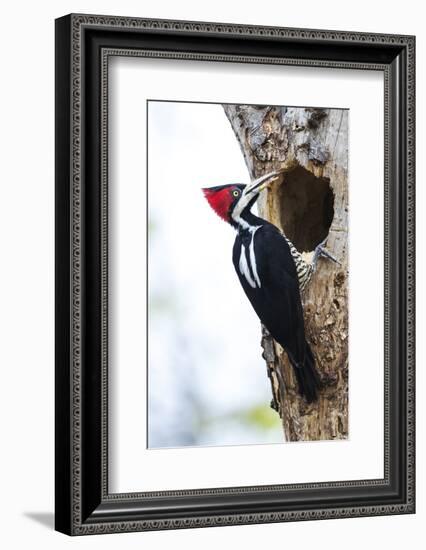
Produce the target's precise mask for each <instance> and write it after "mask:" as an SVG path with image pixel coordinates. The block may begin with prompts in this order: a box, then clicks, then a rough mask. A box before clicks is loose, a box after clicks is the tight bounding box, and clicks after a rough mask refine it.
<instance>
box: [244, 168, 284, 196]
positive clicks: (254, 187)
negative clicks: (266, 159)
mask: <svg viewBox="0 0 426 550" xmlns="http://www.w3.org/2000/svg"><path fill="white" fill-rule="evenodd" d="M279 175H280V172H270V173H269V174H266V175H264V176H261V177H260V178H258V179H257V180H255V181H254V182H253V183H252V184H251V185H248V186H247V190H246V194H247V193H253V192H254V191H256V192H257V193H260V192H261V191H263V190H264V189H267V188H269V187H270V186H271V185H272V184H273V183H274V182H275V181H277V180H278V179H279Z"/></svg>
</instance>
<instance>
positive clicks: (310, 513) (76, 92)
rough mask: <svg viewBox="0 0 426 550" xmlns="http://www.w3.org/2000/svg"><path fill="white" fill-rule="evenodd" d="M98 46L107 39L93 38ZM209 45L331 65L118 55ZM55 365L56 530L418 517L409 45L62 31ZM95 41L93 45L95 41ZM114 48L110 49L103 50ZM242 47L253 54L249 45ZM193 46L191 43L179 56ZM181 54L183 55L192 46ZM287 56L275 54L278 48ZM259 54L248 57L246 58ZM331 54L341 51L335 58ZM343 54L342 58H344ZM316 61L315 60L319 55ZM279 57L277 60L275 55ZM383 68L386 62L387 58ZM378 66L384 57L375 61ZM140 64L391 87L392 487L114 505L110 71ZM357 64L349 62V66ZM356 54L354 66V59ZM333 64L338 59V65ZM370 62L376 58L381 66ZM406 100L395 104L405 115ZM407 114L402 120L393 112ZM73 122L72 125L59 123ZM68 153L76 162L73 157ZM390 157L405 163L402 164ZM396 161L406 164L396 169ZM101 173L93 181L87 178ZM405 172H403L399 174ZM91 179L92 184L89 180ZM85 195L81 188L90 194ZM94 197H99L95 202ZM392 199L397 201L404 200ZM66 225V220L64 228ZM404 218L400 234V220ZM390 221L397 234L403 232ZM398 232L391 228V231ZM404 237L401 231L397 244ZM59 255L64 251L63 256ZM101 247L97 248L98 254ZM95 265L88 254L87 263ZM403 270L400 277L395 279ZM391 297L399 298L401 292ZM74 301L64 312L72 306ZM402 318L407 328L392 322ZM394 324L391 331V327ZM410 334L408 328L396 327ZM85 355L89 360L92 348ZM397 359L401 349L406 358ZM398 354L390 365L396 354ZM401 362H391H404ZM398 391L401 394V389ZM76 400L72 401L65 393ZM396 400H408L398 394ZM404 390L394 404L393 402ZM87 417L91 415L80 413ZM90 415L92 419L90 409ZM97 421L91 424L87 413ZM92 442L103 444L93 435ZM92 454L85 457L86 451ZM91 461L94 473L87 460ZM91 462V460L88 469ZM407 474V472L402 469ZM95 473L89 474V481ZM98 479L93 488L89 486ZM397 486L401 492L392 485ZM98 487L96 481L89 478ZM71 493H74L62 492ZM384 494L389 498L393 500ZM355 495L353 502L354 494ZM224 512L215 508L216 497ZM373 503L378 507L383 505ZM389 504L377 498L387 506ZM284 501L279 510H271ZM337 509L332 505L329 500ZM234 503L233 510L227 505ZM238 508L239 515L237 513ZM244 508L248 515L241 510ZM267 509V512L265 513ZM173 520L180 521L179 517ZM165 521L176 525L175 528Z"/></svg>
mask: <svg viewBox="0 0 426 550" xmlns="http://www.w3.org/2000/svg"><path fill="white" fill-rule="evenodd" d="M105 30H108V31H112V33H113V34H111V36H116V37H118V38H117V39H114V41H111V43H110V41H109V39H106V43H105V44H104V43H103V42H102V43H99V41H98V42H96V41H97V32H98V31H105ZM98 34H99V32H98ZM166 35H167V36H168V37H169V38H170V39H175V40H176V41H178V40H179V37H183V38H185V37H197V36H199V37H201V38H203V37H205V36H209V37H214V38H216V39H217V43H219V42H220V41H221V37H224V36H226V37H229V38H232V39H235V40H236V41H238V44H244V43H249V44H251V45H252V47H253V43H254V42H253V41H254V40H257V41H259V40H260V41H261V42H259V44H261V45H264V47H265V48H266V49H268V47H270V48H273V47H274V45H278V46H279V45H280V44H281V43H283V44H286V43H291V44H292V45H294V44H299V45H300V48H301V49H302V51H301V53H302V54H303V52H304V51H308V50H309V48H311V50H312V46H313V45H315V46H318V45H321V44H323V45H324V48H323V50H322V51H323V52H324V53H323V58H313V57H311V58H310V57H306V56H304V55H302V56H297V55H295V56H280V55H254V54H253V53H249V52H248V53H244V54H242V53H239V54H235V53H232V52H228V53H223V52H221V53H217V52H216V53H211V52H205V51H200V52H198V53H197V52H194V51H188V50H185V49H182V50H180V51H178V50H176V51H172V50H170V49H166V48H164V49H156V48H154V47H152V46H151V47H136V48H135V47H130V46H129V45H128V44H123V46H121V45H120V36H127V37H128V38H129V39H130V38H131V39H132V40H133V41H134V39H135V37H137V36H140V37H142V38H143V39H144V40H149V39H150V38H153V37H155V36H166ZM56 41H57V43H56V48H57V136H56V139H57V172H56V192H57V228H56V230H57V246H58V248H57V307H58V309H57V350H58V351H57V357H56V376H57V387H56V398H57V409H56V415H57V434H56V435H57V448H56V460H57V478H56V486H57V495H56V502H57V511H56V514H57V525H56V526H57V529H58V530H60V531H63V532H66V533H69V534H74V535H83V534H90V533H112V532H124V531H140V530H151V529H177V528H187V527H201V526H213V525H237V524H245V523H263V522H282V521H296V520H308V519H326V518H336V517H359V516H370V515H384V514H402V513H413V512H414V506H415V505H414V412H415V411H414V383H415V381H414V321H415V318H414V200H415V196H414V169H415V164H414V154H415V146H414V134H415V115H414V109H415V95H414V94H415V92H414V80H415V61H414V49H415V40H414V37H412V36H397V35H378V34H364V33H346V32H341V31H329V30H327V31H321V30H307V29H285V28H278V27H252V26H245V25H228V24H218V23H202V22H187V21H168V20H152V19H136V18H122V17H108V16H95V15H70V16H67V17H65V18H61V19H59V20H57V31H56ZM90 41H92V43H91V42H90ZM103 41H104V42H105V39H103ZM245 41H247V42H245ZM366 44H367V45H369V47H370V48H372V49H373V50H374V52H376V54H375V55H376V58H378V57H379V58H380V59H381V58H382V57H383V59H384V61H380V62H378V61H377V60H375V59H376V58H374V59H370V58H368V56H366V57H365V58H364V59H361V60H360V61H356V60H354V59H356V55H355V54H356V52H357V51H360V50H357V48H359V46H360V45H362V46H365V45H366ZM183 46H184V45H183ZM183 46H182V47H183ZM278 46H276V47H277V48H278ZM248 48H249V49H250V47H249V46H248ZM333 48H334V50H333ZM345 48H346V49H345ZM319 49H320V48H319ZM339 49H340V50H341V51H342V52H344V51H346V52H351V54H350V55H348V58H347V60H346V59H345V57H344V54H343V53H342V54H341V56H343V58H340V59H339V58H336V59H335V58H333V56H334V55H337V54H333V51H335V52H337V51H338V50H339ZM279 51H280V50H277V53H279ZM385 53H386V55H387V57H388V58H386V55H385ZM379 54H381V55H379ZM117 55H119V56H140V57H151V58H152V57H156V58H168V59H176V60H179V59H191V60H202V61H211V62H214V61H232V62H240V63H274V64H284V65H289V64H291V65H301V66H313V67H335V68H341V69H368V70H378V71H383V72H384V77H385V197H384V200H385V251H386V252H385V302H386V304H387V307H386V308H385V319H384V323H385V394H386V398H385V477H384V479H383V480H363V481H359V482H354V481H345V482H336V483H314V484H297V485H284V486H283V485H277V486H269V487H238V488H237V487H235V488H227V489H209V490H201V489H200V490H192V491H171V492H157V493H130V494H109V493H108V475H107V400H108V377H107V367H108V353H107V339H108V333H107V332H108V331H107V316H108V301H107V297H108V242H107V232H108V216H107V200H108V171H107V162H108V153H107V145H108V142H107V124H108V93H107V92H108V84H107V82H108V79H107V75H108V59H109V57H110V56H117ZM351 56H352V57H351ZM354 56H355V58H354ZM337 57H338V56H337ZM373 57H374V56H373ZM94 64H96V67H97V70H98V75H97V78H98V80H99V87H100V88H99V91H100V95H101V97H100V98H98V99H96V97H95V95H96V94H94V97H92V98H91V94H92V89H91V87H92V82H93V80H90V79H91V78H92V77H90V78H89V76H88V74H87V72H86V71H87V70H88V69H87V67H89V66H90V68H91V69H93V68H94V67H95V65H94ZM96 101H99V108H100V117H99V119H98V120H96V121H95V122H90V121H89V118H90V116H91V114H90V112H91V111H90V107H93V105H95V104H96ZM398 102H399V103H398ZM404 105H405V106H406V120H405V121H403V122H405V124H406V132H405V133H404V135H402V136H398V135H395V125H396V121H395V117H394V114H395V109H397V111H398V113H399V115H400V116H402V115H403V113H402V112H401V106H404ZM398 109H399V110H398ZM64 121H65V122H64ZM90 125H92V131H93V130H95V131H96V132H99V137H100V140H99V141H100V147H99V155H98V161H99V167H98V168H96V166H92V168H88V160H87V148H88V147H93V144H90V142H89V138H88V133H87V132H88V130H87V128H88V126H90ZM69 151H70V154H69ZM395 151H397V152H398V154H397V159H396V160H395V159H394V157H395ZM395 162H397V165H395ZM90 170H94V172H90V176H89V175H88V174H89V171H90ZM398 170H399V171H398ZM93 173H95V174H96V175H97V176H99V177H98V180H99V194H98V195H96V197H97V199H98V200H99V212H97V213H95V214H93V215H92V214H91V215H90V216H89V215H88V213H87V210H86V205H87V202H86V198H87V193H88V188H87V185H88V184H87V182H88V181H89V179H90V178H91V177H92V175H93ZM90 181H92V179H90ZM85 185H86V187H85ZM90 192H91V191H90ZM395 193H396V194H395ZM64 216H65V218H66V220H68V222H69V223H66V221H64V220H63V217H64ZM93 220H94V221H96V223H97V224H98V226H97V227H98V233H97V234H98V235H99V237H100V249H99V251H97V249H96V246H95V245H93V243H92V244H89V243H90V238H89V237H88V233H87V232H93V231H94V226H93V225H91V224H92V223H93ZM395 220H397V222H395ZM395 223H396V225H397V226H398V227H397V228H396V229H395ZM392 227H393V228H394V229H391V228H392ZM395 231H396V233H395ZM59 248H61V250H59ZM95 249H96V250H95ZM89 250H90V251H91V252H93V251H95V254H98V252H99V254H98V255H97V256H96V260H97V265H98V268H99V271H98V279H99V286H97V287H96V288H97V289H98V290H99V295H100V299H99V300H98V301H97V302H96V307H98V309H99V311H98V316H97V317H96V319H98V321H99V322H98V332H99V339H98V341H97V344H98V348H99V350H100V351H99V354H98V355H96V352H93V353H94V354H95V355H93V356H91V357H97V358H98V359H99V368H98V369H97V371H96V373H97V374H96V376H97V379H98V383H99V386H98V387H88V386H87V377H85V372H86V371H85V370H84V369H87V368H88V366H86V365H88V364H89V363H90V362H89V361H88V359H87V348H88V347H89V346H90V342H91V339H89V338H88V335H87V332H85V323H86V322H87V321H86V318H85V316H86V315H87V307H88V306H87V289H88V283H87V278H88V269H91V265H89V264H90V263H91V262H89V260H88V258H89V256H90V254H89ZM90 257H91V256H90ZM395 262H400V263H398V267H395V266H396V265H397V264H396V263H395ZM395 285H396V286H395ZM396 287H397V288H398V290H399V292H400V293H401V295H402V296H401V300H402V305H403V307H404V310H403V311H400V310H398V311H395V305H394V306H393V307H392V300H393V296H392V289H393V290H395V288H396ZM66 302H68V309H67V308H66V307H65V304H66ZM395 317H398V319H397V322H396V321H395ZM395 322H396V325H395V324H393V323H395ZM400 325H402V328H401V326H400ZM397 329H398V330H399V331H400V332H399V333H398V334H403V335H405V341H404V342H399V344H398V350H396V351H397V352H398V353H397V354H396V351H395V350H394V349H393V347H392V348H391V343H390V332H391V330H397ZM85 345H86V348H85V347H84V346H85ZM399 347H402V350H401V349H399ZM392 354H395V355H394V356H391V355H392ZM392 359H393V361H394V363H395V361H398V360H399V361H400V362H401V363H400V364H399V366H398V367H397V372H395V366H394V367H392V368H393V370H392V368H391V363H392ZM395 364H396V363H395ZM397 380H400V381H402V382H403V384H402V390H401V388H396V387H395V384H396V381H397ZM96 389H98V390H100V394H101V397H100V399H99V401H98V402H97V406H98V409H97V411H95V412H94V413H93V414H94V415H95V416H96V421H95V424H96V429H95V431H96V435H97V436H98V444H99V448H98V449H96V450H93V447H89V445H88V442H87V440H86V439H85V438H86V432H85V431H84V427H85V423H86V422H87V421H88V414H89V409H88V408H87V407H86V405H85V403H86V402H87V397H88V395H89V394H90V392H91V391H96ZM65 391H66V392H68V396H69V399H64V392H65ZM401 391H404V394H403V395H401ZM395 392H396V393H395ZM395 396H396V397H397V398H398V403H399V400H401V402H400V404H399V406H400V407H402V409H405V416H404V419H403V425H401V426H400V427H399V431H398V433H396V432H395V426H396V425H397V424H396V420H395V419H394V418H393V417H392V413H393V410H394V409H395V407H396V401H395ZM85 407H86V408H85ZM90 410H91V409H90ZM90 414H91V413H90ZM94 433H95V432H94ZM395 437H397V438H399V439H400V440H401V441H402V443H403V444H404V448H405V451H406V452H405V454H404V457H402V456H401V457H400V458H399V459H398V460H399V462H401V461H402V459H404V460H405V463H406V467H405V469H404V470H401V469H400V470H399V471H398V472H396V471H394V470H395V461H396V457H395V456H393V454H392V453H395V449H394V448H391V447H392V445H391V443H392V438H395ZM83 450H84V453H83ZM87 455H88V456H89V458H90V456H91V457H92V458H90V460H89V462H92V463H93V462H94V463H95V465H93V464H85V461H86V462H87V458H86V456H87ZM93 457H94V458H93ZM400 468H402V466H400ZM89 474H90V475H89ZM90 476H93V478H96V480H95V481H92V478H91V477H90ZM395 476H396V477H398V484H399V489H398V490H397V489H396V488H395V487H394V486H395V483H396V480H395V479H394V478H395ZM89 478H90V481H88V479H89ZM64 484H65V488H64ZM374 487H375V488H377V489H379V488H383V490H384V489H386V488H387V489H389V488H390V487H392V488H393V491H390V493H392V495H393V497H392V498H391V496H390V494H389V495H387V496H386V498H385V494H384V493H383V499H382V501H381V502H380V503H379V504H376V503H374V504H369V503H368V501H367V500H365V498H364V501H365V503H364V504H363V505H359V504H356V505H352V504H346V505H344V504H342V502H341V501H339V500H338V499H337V500H336V505H334V504H332V505H330V506H326V505H324V504H321V505H319V506H318V505H317V506H315V505H314V504H313V502H314V501H311V502H310V503H309V498H307V501H306V503H305V508H306V509H305V510H300V509H296V508H293V509H291V508H289V507H288V506H287V505H285V504H283V506H282V508H283V509H279V504H278V505H277V504H275V509H274V510H267V511H264V509H263V508H262V506H261V505H259V506H258V507H257V508H256V507H255V506H254V505H253V506H252V510H251V511H250V512H243V513H240V512H235V511H234V512H230V513H220V507H218V511H217V512H216V513H214V514H206V513H205V512H202V510H201V509H200V512H201V513H200V514H197V513H196V511H194V510H193V508H192V509H191V513H190V514H186V515H185V514H183V515H181V517H174V518H172V517H171V514H167V515H164V517H161V516H160V517H154V518H152V517H151V516H152V514H150V512H149V510H143V506H140V511H139V512H137V513H136V514H135V513H134V514H133V515H132V514H130V513H129V512H128V511H126V510H127V509H128V508H129V507H133V509H135V508H137V507H138V505H139V504H140V503H141V502H142V501H143V500H144V499H158V498H163V499H164V498H166V497H168V498H169V499H171V500H170V503H171V502H172V499H173V498H174V499H176V498H177V497H179V498H182V497H188V498H189V497H190V498H191V499H192V501H191V503H194V504H193V506H195V501H196V500H197V498H198V497H200V498H201V497H209V496H210V497H212V496H215V497H218V496H222V497H224V498H226V495H233V496H236V497H238V498H239V499H240V500H241V502H244V498H246V499H247V501H248V500H250V495H252V494H256V495H259V496H260V497H261V496H262V494H264V493H269V495H273V494H275V495H277V494H278V495H284V494H285V493H287V494H289V495H290V494H291V495H294V494H295V493H298V494H299V495H300V494H302V495H303V494H304V493H306V491H307V490H311V491H321V490H325V491H331V492H333V494H334V493H336V494H338V492H339V491H343V492H345V491H346V493H347V495H349V492H348V491H349V489H351V490H353V491H357V490H359V491H361V492H362V490H364V489H367V488H368V489H370V491H372V490H373V488H374ZM388 492H389V491H388ZM353 494H356V493H353ZM216 500H217V499H216ZM377 500H378V499H377V498H376V501H377ZM379 501H380V499H379ZM275 502H276V500H275ZM332 502H333V501H332ZM224 503H225V501H224ZM240 508H241V507H240ZM240 508H239V509H240ZM265 510H266V508H265ZM175 515H176V514H175ZM169 516H170V517H169Z"/></svg>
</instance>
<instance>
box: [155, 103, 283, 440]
mask: <svg viewBox="0 0 426 550" xmlns="http://www.w3.org/2000/svg"><path fill="white" fill-rule="evenodd" d="M148 109H149V111H148V132H149V133H148V204H149V304H150V305H149V339H148V393H149V395H148V444H149V446H150V447H175V446H183V445H226V444H231V445H236V444H249V443H259V444H260V443H273V442H276V443H280V442H283V434H282V429H281V425H280V421H279V417H278V415H277V414H276V413H275V412H274V411H272V409H270V408H269V403H270V401H271V388H270V382H269V379H268V377H267V373H266V365H265V362H264V361H263V359H262V357H261V351H262V350H261V347H260V322H259V320H258V318H257V316H256V314H255V313H254V311H253V310H252V308H251V305H250V304H249V302H248V300H247V299H246V297H245V295H244V292H243V290H242V288H241V286H240V283H239V281H238V279H237V275H236V273H235V271H234V267H233V264H232V246H233V242H234V239H235V232H234V230H233V228H232V227H231V226H229V225H228V224H226V223H225V222H223V221H222V220H221V219H220V218H219V217H218V216H217V215H216V214H215V213H214V212H213V211H212V210H211V208H210V207H209V205H208V203H207V201H206V200H205V198H204V196H203V194H202V192H201V188H202V187H209V186H213V185H222V184H226V183H234V182H241V183H247V182H248V181H249V176H248V172H247V169H246V166H245V164H244V160H243V156H242V153H241V151H240V148H239V145H238V142H237V140H236V138H235V136H234V133H233V131H232V129H231V126H230V124H229V122H228V120H227V118H226V116H225V113H224V111H223V109H222V106H221V105H217V104H198V103H176V102H154V101H150V102H149V103H148Z"/></svg>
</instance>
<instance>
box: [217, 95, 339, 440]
mask: <svg viewBox="0 0 426 550" xmlns="http://www.w3.org/2000/svg"><path fill="white" fill-rule="evenodd" d="M224 109H225V112H226V115H227V117H228V119H229V121H230V123H231V126H232V128H233V130H234V132H235V135H236V136H237V139H238V141H239V143H240V146H241V150H242V152H243V155H244V158H245V162H246V164H247V167H248V169H249V173H250V175H251V177H252V178H253V179H254V178H256V177H259V176H261V175H262V174H265V173H268V172H271V171H273V170H281V171H282V178H281V181H279V182H278V183H276V184H275V185H274V187H273V188H272V190H271V191H269V192H266V191H265V192H263V193H262V196H261V197H260V199H259V201H258V207H259V213H260V215H261V216H262V217H264V218H265V219H268V220H269V221H271V222H272V223H273V224H275V225H276V226H278V227H279V228H280V229H281V230H282V231H283V232H284V233H285V235H286V236H287V237H288V238H289V239H290V240H291V241H292V242H293V244H294V245H295V247H296V248H297V249H298V250H299V252H304V253H306V254H309V253H312V252H313V250H314V249H315V247H316V246H317V245H318V244H319V243H320V242H322V241H323V240H324V239H325V238H327V241H326V248H327V250H328V251H330V253H331V254H333V255H334V256H335V257H336V258H337V259H338V261H339V262H340V263H339V264H337V263H333V262H331V261H330V260H328V259H320V261H319V262H318V268H317V271H316V273H315V274H314V275H313V277H312V279H311V281H310V283H309V285H308V287H307V288H306V290H305V291H304V293H303V294H302V302H303V306H304V312H305V329H306V337H307V339H308V341H309V342H310V344H311V347H312V351H313V352H314V355H315V358H316V364H317V368H318V371H319V372H320V374H321V379H322V389H321V393H320V398H319V400H318V402H316V403H313V404H310V405H308V404H307V403H306V402H305V401H304V400H303V399H302V398H301V397H300V396H299V394H298V393H297V382H296V379H295V376H294V375H293V371H292V368H291V366H290V364H289V362H288V359H287V356H286V354H285V352H284V351H283V350H282V348H281V347H280V346H279V345H278V344H277V343H276V342H274V341H273V340H272V338H271V337H270V336H269V335H268V334H267V333H266V332H265V330H263V334H262V346H263V349H264V354H263V357H264V358H265V361H266V364H267V370H268V375H269V377H270V379H271V382H272V392H273V400H272V406H273V407H274V408H275V409H276V410H277V412H278V413H279V414H280V416H281V418H282V423H283V428H284V433H285V437H286V440H287V441H301V440H304V441H308V440H318V439H327V440H328V439H345V438H347V437H348V287H347V277H348V249H347V246H348V181H347V178H348V167H347V164H348V111H346V110H340V109H312V108H286V107H258V106H247V105H225V106H224Z"/></svg>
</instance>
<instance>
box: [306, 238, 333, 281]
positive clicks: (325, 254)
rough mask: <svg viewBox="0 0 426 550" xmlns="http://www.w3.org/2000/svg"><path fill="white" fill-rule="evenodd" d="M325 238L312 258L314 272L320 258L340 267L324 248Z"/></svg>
mask: <svg viewBox="0 0 426 550" xmlns="http://www.w3.org/2000/svg"><path fill="white" fill-rule="evenodd" d="M326 241H327V237H326V238H325V239H324V240H323V241H322V242H321V243H320V244H319V245H318V246H317V247H316V248H315V252H314V257H313V258H312V264H311V265H312V269H313V271H314V272H315V271H316V269H317V264H318V260H319V259H320V257H321V256H322V257H323V258H328V259H329V260H331V261H333V262H335V263H336V264H339V265H340V262H339V260H337V259H336V258H335V257H334V256H333V255H332V254H330V252H329V251H328V250H326V248H325V242H326Z"/></svg>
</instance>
